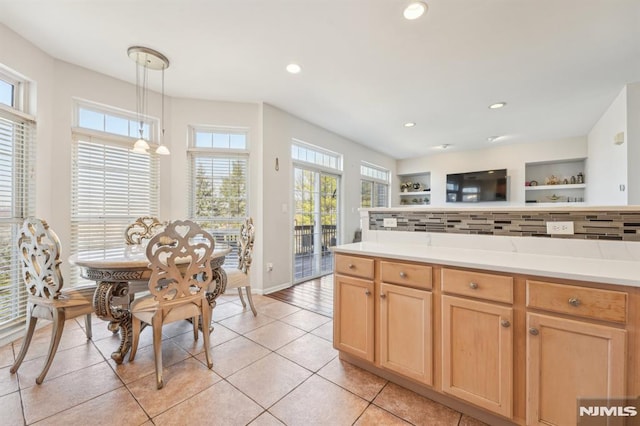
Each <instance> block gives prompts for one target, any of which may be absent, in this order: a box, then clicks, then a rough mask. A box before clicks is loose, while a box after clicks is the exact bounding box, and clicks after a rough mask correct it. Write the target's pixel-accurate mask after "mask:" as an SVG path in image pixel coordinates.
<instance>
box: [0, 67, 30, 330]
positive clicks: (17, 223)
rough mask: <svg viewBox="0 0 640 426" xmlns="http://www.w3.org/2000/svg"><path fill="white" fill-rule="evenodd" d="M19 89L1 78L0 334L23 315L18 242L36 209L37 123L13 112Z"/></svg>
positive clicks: (25, 299) (2, 75)
mask: <svg viewBox="0 0 640 426" xmlns="http://www.w3.org/2000/svg"><path fill="white" fill-rule="evenodd" d="M20 87H25V86H24V85H21V84H16V83H15V82H8V81H6V80H5V79H4V74H0V104H2V105H0V330H7V329H9V328H12V327H15V326H18V324H17V323H18V322H20V323H22V320H23V318H24V315H25V308H26V303H27V292H26V291H25V285H24V281H23V279H22V273H21V265H20V260H19V256H20V254H19V253H18V248H17V240H18V236H19V234H20V228H21V227H22V222H23V221H24V219H25V218H26V217H28V216H31V215H33V214H34V206H35V198H34V196H35V176H34V173H35V171H34V167H35V166H34V165H35V129H36V123H35V120H34V119H33V118H32V117H29V116H27V115H26V114H24V113H23V112H21V111H20V110H18V109H17V108H14V106H16V105H17V104H18V103H16V102H15V100H16V98H17V96H18V93H16V90H18V89H19V88H20ZM20 326H22V324H20Z"/></svg>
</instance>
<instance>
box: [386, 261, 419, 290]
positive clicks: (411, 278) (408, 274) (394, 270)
mask: <svg viewBox="0 0 640 426" xmlns="http://www.w3.org/2000/svg"><path fill="white" fill-rule="evenodd" d="M380 277H381V280H382V282H384V283H391V284H400V285H406V286H410V287H418V288H424V289H429V290H430V289H431V266H426V265H418V264H413V263H401V262H389V261H382V262H380Z"/></svg>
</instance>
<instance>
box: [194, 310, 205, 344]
mask: <svg viewBox="0 0 640 426" xmlns="http://www.w3.org/2000/svg"><path fill="white" fill-rule="evenodd" d="M203 319H204V318H203ZM191 322H192V323H193V340H195V341H197V340H198V316H197V315H196V316H195V317H193V318H192V319H191Z"/></svg>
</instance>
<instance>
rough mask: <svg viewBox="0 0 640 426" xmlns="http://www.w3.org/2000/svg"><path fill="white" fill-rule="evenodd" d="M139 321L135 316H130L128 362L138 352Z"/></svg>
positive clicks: (140, 325) (140, 326) (140, 324)
mask: <svg viewBox="0 0 640 426" xmlns="http://www.w3.org/2000/svg"><path fill="white" fill-rule="evenodd" d="M141 328H142V323H141V321H140V320H139V319H138V318H136V317H135V316H133V315H132V316H131V335H132V336H131V351H130V352H129V362H131V361H133V360H134V359H135V357H136V352H138V343H140V329H141Z"/></svg>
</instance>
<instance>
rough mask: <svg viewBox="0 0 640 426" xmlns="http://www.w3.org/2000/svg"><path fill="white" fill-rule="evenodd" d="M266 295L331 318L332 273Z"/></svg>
mask: <svg viewBox="0 0 640 426" xmlns="http://www.w3.org/2000/svg"><path fill="white" fill-rule="evenodd" d="M267 296H268V297H272V298H274V299H277V300H280V301H282V302H286V303H289V304H291V305H293V306H297V307H299V308H304V309H308V310H310V311H313V312H315V313H317V314H320V315H324V316H327V317H331V318H333V274H330V275H325V276H324V277H321V278H316V279H313V280H309V281H305V282H303V283H300V284H296V285H294V286H292V287H289V288H286V289H284V290H280V291H277V292H275V293H271V294H268V295H267Z"/></svg>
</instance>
